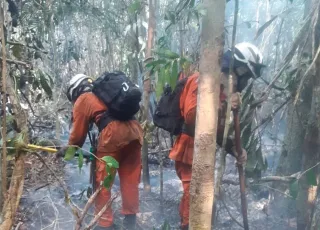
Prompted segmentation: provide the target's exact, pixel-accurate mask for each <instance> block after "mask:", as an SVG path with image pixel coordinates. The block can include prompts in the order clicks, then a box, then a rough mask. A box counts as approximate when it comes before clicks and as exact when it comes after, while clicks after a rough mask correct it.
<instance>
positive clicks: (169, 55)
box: [155, 49, 180, 59]
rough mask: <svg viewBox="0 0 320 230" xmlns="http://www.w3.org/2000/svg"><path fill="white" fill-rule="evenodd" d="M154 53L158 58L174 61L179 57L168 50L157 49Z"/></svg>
mask: <svg viewBox="0 0 320 230" xmlns="http://www.w3.org/2000/svg"><path fill="white" fill-rule="evenodd" d="M155 53H156V54H158V55H159V56H160V57H164V58H169V59H176V58H179V57H180V56H179V54H177V53H175V52H172V51H171V50H169V49H159V50H158V51H156V52H155Z"/></svg>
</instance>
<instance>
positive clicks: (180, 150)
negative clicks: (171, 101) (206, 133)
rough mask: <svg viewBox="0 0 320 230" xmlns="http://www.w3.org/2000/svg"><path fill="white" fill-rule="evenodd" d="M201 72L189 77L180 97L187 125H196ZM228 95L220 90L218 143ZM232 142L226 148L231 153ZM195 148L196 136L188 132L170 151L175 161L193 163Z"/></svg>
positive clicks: (220, 140) (179, 137)
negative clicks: (223, 110) (223, 107)
mask: <svg viewBox="0 0 320 230" xmlns="http://www.w3.org/2000/svg"><path fill="white" fill-rule="evenodd" d="M198 77H199V73H195V74H193V75H192V76H190V77H189V79H188V80H187V82H186V85H185V87H184V89H183V91H182V93H181V97H180V109H181V114H182V116H183V118H184V121H185V123H186V124H187V125H194V124H195V122H196V112H197V91H198ZM225 99H226V95H225V94H224V93H223V91H220V108H219V119H218V131H217V143H218V144H219V145H221V144H222V139H223V132H224V121H225V119H224V116H223V115H225V114H224V113H222V111H221V109H222V105H225ZM232 144H233V143H232V142H230V140H228V141H227V146H226V150H227V152H228V153H231V147H232ZM193 149H194V137H191V136H189V135H187V134H184V133H182V134H180V135H179V136H178V137H177V139H176V141H175V144H174V146H173V148H172V150H171V152H170V155H169V157H170V158H171V159H173V160H175V161H181V162H183V163H185V164H189V165H192V160H193Z"/></svg>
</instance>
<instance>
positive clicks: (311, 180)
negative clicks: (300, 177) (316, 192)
mask: <svg viewBox="0 0 320 230" xmlns="http://www.w3.org/2000/svg"><path fill="white" fill-rule="evenodd" d="M306 177H307V183H308V185H312V186H317V184H318V183H317V175H316V172H315V170H314V169H311V170H309V171H308V172H307V173H306Z"/></svg>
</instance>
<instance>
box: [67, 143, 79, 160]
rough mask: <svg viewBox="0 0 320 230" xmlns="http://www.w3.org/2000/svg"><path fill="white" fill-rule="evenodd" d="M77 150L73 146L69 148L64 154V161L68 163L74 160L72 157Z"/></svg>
mask: <svg viewBox="0 0 320 230" xmlns="http://www.w3.org/2000/svg"><path fill="white" fill-rule="evenodd" d="M76 151H77V148H76V147H74V146H69V147H68V149H67V151H66V154H65V155H64V160H66V161H70V160H72V159H73V158H74V155H75V154H76Z"/></svg>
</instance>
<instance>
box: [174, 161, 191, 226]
mask: <svg viewBox="0 0 320 230" xmlns="http://www.w3.org/2000/svg"><path fill="white" fill-rule="evenodd" d="M175 166H176V172H177V175H178V177H179V178H180V180H181V182H182V186H183V196H182V199H181V202H180V206H179V214H180V218H181V227H182V228H183V227H186V226H187V225H189V205H190V204H189V203H190V195H189V189H190V182H191V174H192V167H191V165H189V164H185V163H182V162H180V161H176V163H175Z"/></svg>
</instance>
